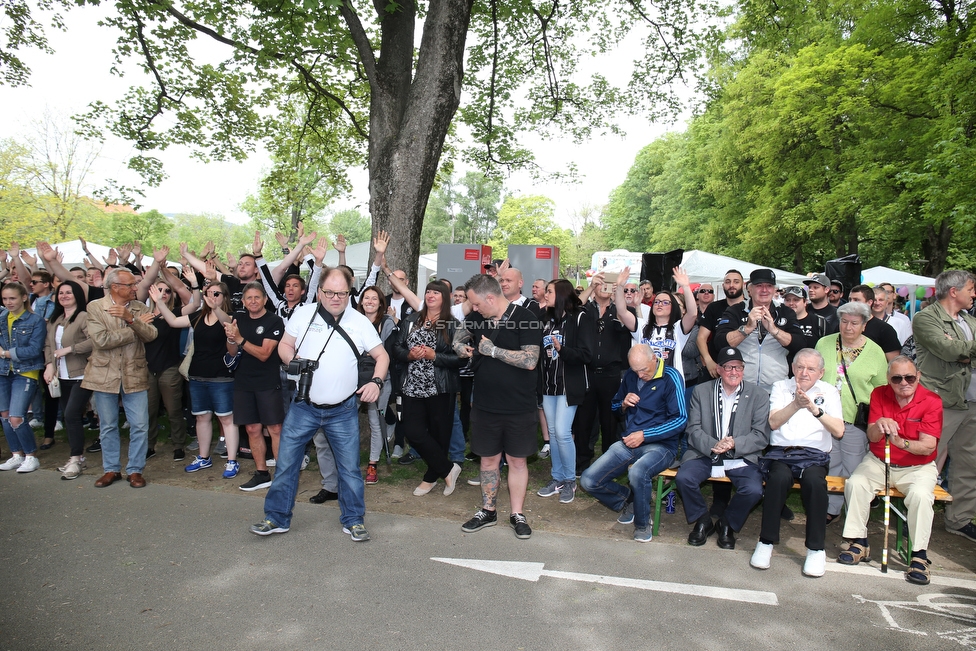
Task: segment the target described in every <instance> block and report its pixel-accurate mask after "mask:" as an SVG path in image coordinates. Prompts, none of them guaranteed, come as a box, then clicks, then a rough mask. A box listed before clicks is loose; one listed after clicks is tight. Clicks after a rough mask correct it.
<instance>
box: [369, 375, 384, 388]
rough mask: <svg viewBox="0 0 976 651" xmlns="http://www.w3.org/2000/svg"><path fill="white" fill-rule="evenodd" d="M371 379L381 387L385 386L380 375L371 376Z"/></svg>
mask: <svg viewBox="0 0 976 651" xmlns="http://www.w3.org/2000/svg"><path fill="white" fill-rule="evenodd" d="M369 381H370V382H372V383H373V384H375V385H376V386H378V387H379V388H380V389H382V388H383V380H381V379H379V378H378V377H374V378H370V380H369Z"/></svg>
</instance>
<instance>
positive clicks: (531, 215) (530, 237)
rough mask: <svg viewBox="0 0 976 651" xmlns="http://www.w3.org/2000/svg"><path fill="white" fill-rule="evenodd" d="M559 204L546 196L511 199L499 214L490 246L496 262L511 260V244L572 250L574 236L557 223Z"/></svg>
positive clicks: (504, 204)
mask: <svg viewBox="0 0 976 651" xmlns="http://www.w3.org/2000/svg"><path fill="white" fill-rule="evenodd" d="M555 209H556V204H555V203H554V202H553V200H552V199H550V198H548V197H543V196H528V197H508V198H507V199H505V202H504V203H503V204H502V207H501V209H500V210H499V211H498V224H497V226H496V227H495V230H494V232H493V233H492V236H491V239H490V240H489V242H488V243H489V244H490V245H491V247H492V255H493V256H494V257H496V258H505V257H507V256H508V245H509V244H552V245H555V246H558V247H559V248H560V250H562V249H568V248H569V246H570V242H571V236H572V234H571V233H570V231H568V230H567V229H565V228H560V227H559V226H558V225H557V224H556V221H555Z"/></svg>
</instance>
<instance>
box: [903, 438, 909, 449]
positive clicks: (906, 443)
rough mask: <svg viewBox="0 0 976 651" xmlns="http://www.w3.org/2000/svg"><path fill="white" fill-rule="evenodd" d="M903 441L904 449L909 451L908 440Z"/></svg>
mask: <svg viewBox="0 0 976 651" xmlns="http://www.w3.org/2000/svg"><path fill="white" fill-rule="evenodd" d="M902 440H903V441H905V445H904V448H905V449H906V450H907V449H908V439H902Z"/></svg>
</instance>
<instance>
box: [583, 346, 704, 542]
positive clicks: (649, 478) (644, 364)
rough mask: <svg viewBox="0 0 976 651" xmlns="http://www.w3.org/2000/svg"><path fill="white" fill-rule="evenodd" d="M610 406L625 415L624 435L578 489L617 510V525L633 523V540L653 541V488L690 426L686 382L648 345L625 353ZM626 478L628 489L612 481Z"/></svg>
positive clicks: (588, 473) (587, 473)
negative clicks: (623, 370) (627, 366)
mask: <svg viewBox="0 0 976 651" xmlns="http://www.w3.org/2000/svg"><path fill="white" fill-rule="evenodd" d="M627 361H628V363H629V364H630V369H629V370H628V371H627V372H626V373H624V377H623V381H622V382H621V383H620V389H619V390H618V391H617V394H616V395H615V396H614V398H613V401H612V402H611V406H612V407H613V410H614V411H619V412H622V414H623V417H624V436H623V437H622V438H621V440H619V441H617V442H616V443H614V444H613V445H611V446H610V449H609V450H606V451H605V452H604V453H603V454H602V455H600V456H599V457H597V460H596V461H594V462H593V465H592V466H590V467H589V468H587V469H586V470H584V471H583V476H582V477H580V486H581V487H582V488H583V490H585V491H586V492H587V493H589V494H590V495H592V496H593V497H595V498H596V499H598V500H599V501H600V503H601V504H603V505H604V506H606V507H608V508H610V509H613V510H614V511H619V512H620V515H619V516H618V517H617V522H619V523H620V524H630V523H631V522H633V523H634V540H636V541H637V542H642V543H643V542H650V541H651V491H652V489H651V484H652V482H653V480H654V477H655V476H657V475H658V474H659V473H660V472H661V471H662V470H665V469H666V468H668V466H670V465H671V462H672V461H674V457H675V455H676V454H677V453H678V437H679V436H680V435H681V432H682V431H683V430H684V428H685V424H686V423H687V422H688V408H687V406H686V405H685V381H684V379H683V378H682V377H681V373H679V372H678V371H677V370H676V369H675V368H674V367H672V366H666V365H665V364H664V360H663V359H661V358H660V357H658V356H657V355H656V354H655V352H654V350H652V349H651V347H650V346H648V345H647V344H637V345H636V346H634V347H633V348H631V349H630V352H629V353H628V354H627ZM624 473H626V474H627V476H628V479H629V480H630V486H629V487H628V486H624V485H621V484H618V483H617V482H615V481H614V479H616V478H617V477H619V476H620V475H623V474H624Z"/></svg>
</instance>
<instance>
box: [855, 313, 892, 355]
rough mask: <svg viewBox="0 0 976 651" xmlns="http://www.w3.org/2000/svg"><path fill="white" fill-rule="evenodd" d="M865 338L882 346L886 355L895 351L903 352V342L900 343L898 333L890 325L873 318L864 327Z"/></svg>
mask: <svg viewBox="0 0 976 651" xmlns="http://www.w3.org/2000/svg"><path fill="white" fill-rule="evenodd" d="M864 336H865V337H867V338H868V339H870V340H871V341H873V342H874V343H876V344H878V345H879V346H881V350H883V351H884V352H885V353H886V354H887V353H893V352H895V351H898V352H901V342H900V341H898V333H897V332H895V329H894V328H892V327H891V326H890V325H888V324H887V323H885V322H884V321H882V320H881V319H876V318H874V317H871V318H870V320H868V324H867V325H866V326H864Z"/></svg>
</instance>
